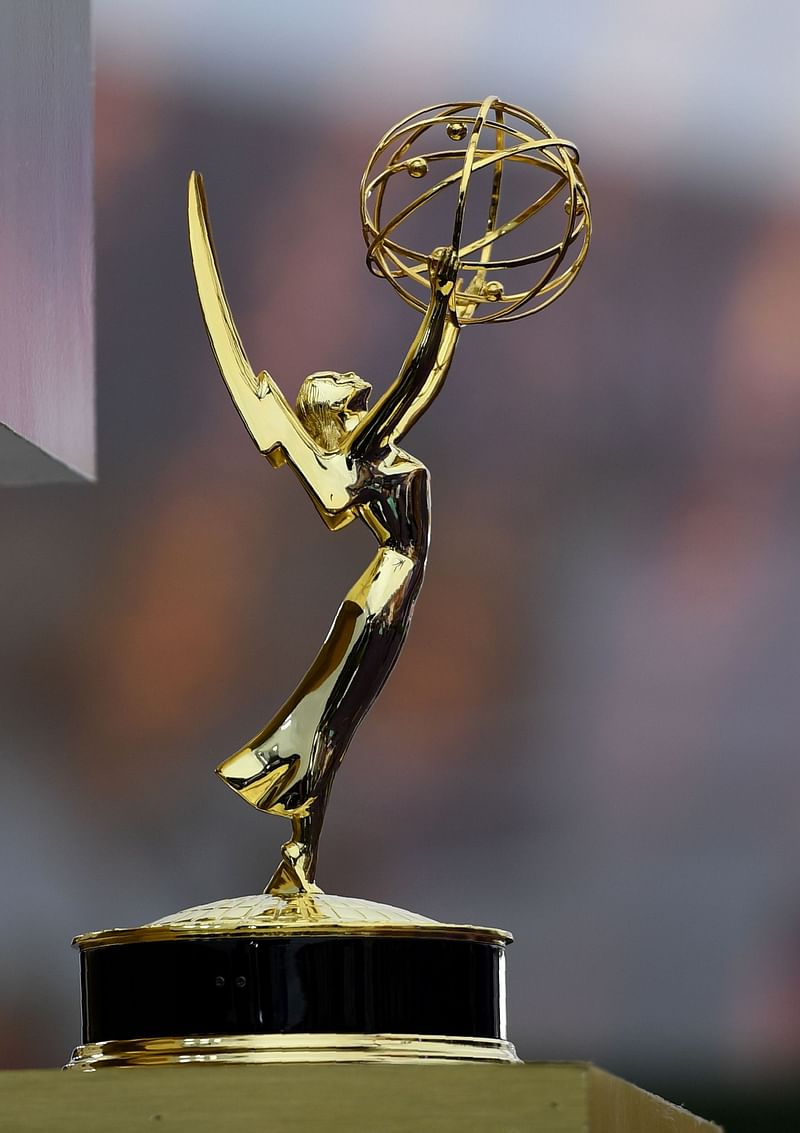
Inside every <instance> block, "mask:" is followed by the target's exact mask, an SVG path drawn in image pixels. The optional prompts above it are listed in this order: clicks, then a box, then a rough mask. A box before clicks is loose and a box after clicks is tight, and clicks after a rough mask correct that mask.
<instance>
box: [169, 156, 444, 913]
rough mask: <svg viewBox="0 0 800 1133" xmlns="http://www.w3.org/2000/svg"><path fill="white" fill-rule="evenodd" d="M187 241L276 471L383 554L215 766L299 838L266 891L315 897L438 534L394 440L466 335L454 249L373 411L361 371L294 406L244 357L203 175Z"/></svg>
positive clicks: (216, 338)
mask: <svg viewBox="0 0 800 1133" xmlns="http://www.w3.org/2000/svg"><path fill="white" fill-rule="evenodd" d="M189 238H190V244H191V251H192V260H193V264H194V271H195V278H196V281H197V289H198V294H199V297H200V304H201V307H202V310H203V316H204V319H205V323H206V328H207V330H208V335H209V339H210V341H211V346H212V349H213V351H214V354H215V356H216V359H217V363H218V365H219V368H220V371H221V373H222V377H223V378H224V380H225V383H226V385H227V387H228V390H229V392H230V394H231V397H232V398H233V401H234V404H235V405H236V408H237V409H238V411H239V414H240V415H241V418H242V420H243V421H244V423H245V425H246V427H247V429H248V431H249V433H250V436H251V437H252V439H253V441H254V442H255V444H256V445H257V447H258V449H259V450H260V452H261V453H263V455H264V456H266V458H267V459H268V460H269V461H270V463H271V464H272V465H273V466H274V467H280V466H281V465H283V464H288V465H289V466H290V467H291V468H292V469H293V470H294V471H295V473H296V474H297V476H298V477H299V479H300V481H301V483H302V484H303V487H304V488H305V489H306V491H307V492H308V494H309V495H310V497H311V499H312V501H313V503H314V505H315V506H316V509H317V511H318V512H319V514H320V516H321V517H322V519H323V520H324V522H325V523H326V524H327V526H328V527H329V528H330V529H331V530H338V529H339V528H341V527H344V526H346V525H347V524H348V523H350V522H351V521H352V520H354V519H360V520H362V521H363V522H364V523H366V525H367V526H368V527H369V529H370V531H372V533H373V535H374V536H375V538H376V540H377V543H378V550H377V553H376V555H375V557H374V558H373V559H372V562H371V563H370V564H369V566H368V567H367V569H366V570H365V571H364V573H363V574H362V575H361V577H360V578H359V579H358V581H357V582H356V583H355V585H354V586H353V587H352V589H351V590H350V592H349V593H348V594H347V596H346V597H345V599H344V601H343V602H342V604H341V606H340V607H339V610H338V612H337V614H336V617H335V618H334V621H333V625H332V626H331V629H330V631H329V633H328V636H327V637H326V639H325V641H324V643H323V645H322V648H321V649H320V651H319V653H318V654H317V656H316V657H315V659H314V661H313V662H312V664H311V667H310V668H309V670H308V672H307V673H306V674H305V676H304V677H303V679H302V680H301V681H300V683H299V685H298V686H297V688H296V689H295V690H294V692H293V693H292V694H291V696H289V698H288V699H287V700H286V701H285V703H284V704H283V705H282V706H281V707H280V708H279V709H278V711H277V712H276V713H275V715H274V716H273V717H272V719H271V720H270V721H269V722H268V723H267V724H266V725H265V726H264V727H263V728H262V729H261V731H260V732H259V733H258V734H257V735H255V736H254V737H253V738H252V739H251V740H250V741H249V742H248V743H247V744H245V745H244V746H243V747H242V748H240V750H239V751H237V752H236V753H235V754H233V755H231V756H230V757H229V758H227V759H225V760H224V761H223V762H222V763H221V764H220V765H219V767H218V768H217V774H218V775H219V776H220V777H221V778H222V779H223V780H224V781H225V782H226V783H227V784H228V786H230V787H231V788H232V789H233V790H234V791H236V792H237V794H239V795H240V796H241V797H242V798H243V799H245V800H246V801H247V802H248V803H250V804H251V805H252V806H254V807H257V808H258V809H259V810H262V811H267V812H268V813H270V814H278V815H282V816H283V817H285V818H289V819H290V820H291V823H292V836H291V838H290V839H289V840H288V841H287V842H286V843H285V844H284V845H283V847H282V860H281V863H280V865H279V866H278V868H277V870H276V871H275V873H274V875H273V877H272V879H271V881H270V882H269V884H268V886H267V889H266V891H267V892H268V893H272V894H280V895H287V896H288V895H292V894H297V893H308V892H319V890H318V887H317V886H316V885H315V884H314V876H315V870H316V860H317V847H318V843H319V836H320V830H321V827H322V821H323V818H324V814H325V808H326V805H327V802H328V796H329V794H330V790H331V785H332V783H333V778H334V775H335V773H336V770H337V768H338V767H339V765H340V763H341V761H342V758H343V756H344V754H345V751H346V749H347V747H348V745H349V743H350V740H351V739H352V737H353V734H354V733H355V731H356V728H357V727H358V725H359V724H360V723H361V721H362V720H363V718H364V716H365V715H366V713H367V711H368V710H369V708H370V706H371V705H372V703H373V701H374V700H375V698H376V697H377V695H378V693H379V692H380V691H381V688H382V687H383V685H384V683H385V681H386V678H387V677H388V676H389V673H390V672H391V670H392V668H393V666H394V664H395V661H396V660H397V657H398V654H399V653H400V649H401V647H402V645H403V642H404V641H405V637H406V633H407V632H408V627H409V623H410V620H411V614H412V611H413V608H414V603H415V601H416V598H417V595H418V593H419V590H420V586H421V585H422V580H423V575H424V572H425V559H426V556H427V552H428V543H429V529H430V496H429V483H428V481H429V477H428V470H427V468H426V467H425V465H424V464H422V463H421V462H420V461H419V460H417V459H416V458H415V457H413V456H411V455H410V454H409V453H407V452H405V451H404V450H403V449H401V448H400V447H399V442H400V441H401V439H402V438H403V436H404V435H405V434H406V433H407V432H408V430H409V429H410V428H411V427H412V425H413V424H414V423H415V422H416V421H417V420H418V419H419V417H420V416H421V415H422V414H423V413H424V412H425V410H426V409H427V408H428V406H429V405H430V404H431V402H432V401H433V399H434V398H435V397H436V395H437V394H438V393H439V391H440V390H441V388H442V385H443V383H444V380H445V378H446V376H447V371H448V368H449V366H450V362H451V360H452V357H453V353H454V350H455V347H456V342H457V340H458V334H459V329H460V328H459V319H458V306H457V300H456V289H455V284H456V276H457V272H458V267H459V262H458V257H457V255H456V253H455V251H454V250H453V249H447V250H443V249H437V251H436V252H435V253H433V254H432V256H431V257H430V261H429V270H430V282H431V292H430V302H429V304H428V307H427V310H426V312H425V315H424V317H423V319H422V323H421V325H420V328H419V331H418V332H417V335H416V337H415V339H414V341H413V342H412V344H411V347H410V349H409V351H408V354H407V355H406V358H405V361H404V362H403V365H402V367H401V368H400V372H399V373H398V375H397V377H396V378H395V380H394V382H393V383H392V384H391V386H390V387H389V389H388V390H387V391H386V392H385V393H384V394H383V395H382V396H381V397H380V398H379V399H378V400H377V402H376V403H375V405H374V406H373V407H372V408H369V407H368V399H369V395H370V393H371V389H372V387H371V386H370V384H369V382H366V381H363V380H362V379H361V378H360V377H358V375H356V374H354V373H336V372H333V371H325V372H321V373H316V374H311V375H310V376H309V377H307V378H306V379H305V381H304V382H303V384H302V386H301V389H300V393H299V395H298V398H297V404H296V409H295V410H293V409H292V408H291V406H290V405H289V403H288V402H287V401H286V398H285V397H284V396H283V394H282V393H281V391H280V389H279V387H278V385H277V383H276V382H275V381H274V379H273V378H271V377H270V375H269V374H268V373H266V371H261V372H260V373H259V374H256V373H255V372H254V370H253V368H252V367H251V365H250V363H249V361H248V359H247V355H246V354H245V351H244V348H243V346H242V342H241V339H240V337H239V334H238V331H237V329H236V325H235V323H234V321H233V317H232V315H231V311H230V307H229V305H228V302H227V299H226V297H225V291H224V288H223V286H222V281H221V278H220V274H219V269H218V265H217V260H216V255H215V252H214V245H213V240H212V237H211V230H210V225H209V219H208V210H207V204H206V199H205V193H204V189H203V181H202V177H201V176H200V175H199V174H198V173H192V175H191V177H190V180H189Z"/></svg>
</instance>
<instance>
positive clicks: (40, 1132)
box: [0, 1062, 719, 1133]
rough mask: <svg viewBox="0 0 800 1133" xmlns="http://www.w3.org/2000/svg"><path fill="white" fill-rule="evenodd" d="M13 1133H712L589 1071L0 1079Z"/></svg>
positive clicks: (46, 1073)
mask: <svg viewBox="0 0 800 1133" xmlns="http://www.w3.org/2000/svg"><path fill="white" fill-rule="evenodd" d="M0 1128H2V1129H8V1130H14V1133H34V1131H35V1133H73V1131H74V1133H145V1131H146V1130H153V1133H155V1131H156V1130H158V1129H163V1130H164V1131H165V1133H166V1131H167V1130H169V1131H170V1133H189V1131H190V1130H191V1131H192V1133H210V1131H212V1130H213V1131H214V1133H219V1131H221V1130H225V1131H226V1133H227V1131H231V1133H256V1131H258V1133H273V1131H274V1133H285V1131H288V1130H291V1133H326V1131H328V1130H331V1131H337V1133H338V1131H340V1130H341V1131H342V1133H345V1131H346V1133H356V1131H357V1130H363V1131H364V1133H411V1131H417V1130H421V1131H425V1133H449V1131H451V1130H452V1131H453V1133H690V1131H691V1133H713V1131H715V1130H716V1131H717V1133H719V1127H718V1126H716V1125H712V1124H711V1123H710V1122H707V1121H702V1120H701V1119H700V1118H698V1117H694V1116H692V1114H690V1113H688V1112H687V1111H686V1110H684V1109H680V1108H679V1107H677V1106H674V1105H671V1104H670V1103H669V1102H665V1101H662V1100H661V1099H660V1098H657V1097H654V1096H653V1095H652V1094H647V1093H645V1092H644V1091H643V1090H639V1089H637V1088H636V1087H635V1086H631V1085H630V1084H629V1083H627V1082H623V1081H622V1080H621V1079H620V1078H615V1077H613V1076H612V1075H611V1074H606V1073H605V1072H604V1071H602V1070H598V1069H596V1068H595V1067H594V1066H591V1065H590V1064H588V1063H583V1062H569V1063H548V1062H540V1063H528V1064H525V1065H516V1066H515V1065H495V1066H470V1065H453V1066H365V1065H352V1066H315V1065H308V1064H302V1065H293V1066H189V1067H164V1068H163V1069H162V1068H154V1069H128V1070H101V1071H99V1072H95V1073H86V1074H77V1073H63V1072H62V1071H59V1070H23V1071H8V1072H6V1073H4V1074H0Z"/></svg>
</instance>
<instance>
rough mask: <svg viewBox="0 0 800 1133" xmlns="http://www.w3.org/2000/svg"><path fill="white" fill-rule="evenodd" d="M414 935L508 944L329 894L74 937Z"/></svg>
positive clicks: (107, 940)
mask: <svg viewBox="0 0 800 1133" xmlns="http://www.w3.org/2000/svg"><path fill="white" fill-rule="evenodd" d="M297 935H302V936H315V935H322V936H333V935H335V936H413V937H420V936H422V937H426V938H430V937H443V938H446V939H450V940H477V941H480V942H484V943H489V944H509V943H511V941H512V940H513V937H512V936H511V933H509V932H505V931H504V930H503V929H497V928H478V927H475V926H473V925H457V924H443V923H442V922H441V921H434V920H431V919H430V917H423V916H420V915H419V914H418V913H411V912H408V911H406V910H405V909H398V908H395V907H394V906H393V905H381V904H379V903H378V902H377V901H365V900H362V899H361V898H359V897H337V896H335V895H333V894H329V893H303V894H298V895H295V896H290V897H278V896H273V895H272V894H269V893H259V894H255V895H252V896H249V897H228V898H225V899H223V900H221V901H212V902H211V903H210V904H208V905H196V906H194V908H191V909H183V910H181V912H179V913H172V914H170V915H169V916H166V917H161V918H160V919H159V920H157V921H151V922H149V923H148V924H145V925H141V926H140V927H139V928H112V929H104V930H102V931H101V932H87V933H83V934H82V935H81V936H76V937H75V939H74V941H73V944H75V945H77V947H78V948H80V949H81V951H84V950H85V949H89V948H94V947H97V946H100V945H104V944H133V943H136V942H140V941H141V942H144V941H149V940H179V939H185V938H187V937H200V936H226V937H229V936H259V937H261V936H297Z"/></svg>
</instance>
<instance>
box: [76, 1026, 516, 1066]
mask: <svg viewBox="0 0 800 1133" xmlns="http://www.w3.org/2000/svg"><path fill="white" fill-rule="evenodd" d="M518 1061H519V1060H518V1058H517V1055H516V1051H515V1050H514V1047H513V1045H512V1044H511V1043H510V1042H508V1041H507V1040H506V1039H472V1038H459V1037H449V1036H446V1035H433V1036H426V1037H424V1038H423V1037H421V1036H420V1035H343V1034H331V1035H323V1034H314V1035H208V1036H206V1035H193V1036H190V1037H188V1038H163V1039H125V1040H114V1041H109V1042H102V1043H87V1044H86V1045H85V1046H79V1047H76V1049H75V1050H74V1051H73V1054H72V1058H71V1059H70V1061H69V1062H68V1063H67V1065H66V1066H65V1068H64V1069H65V1070H102V1069H105V1068H108V1069H114V1068H118V1067H123V1066H125V1067H128V1066H168V1065H180V1064H192V1063H194V1064H198V1065H203V1064H210V1065H213V1064H217V1065H220V1066H225V1065H231V1064H239V1065H246V1064H251V1065H252V1064H258V1063H264V1064H266V1063H274V1062H282V1063H286V1062H404V1063H414V1062H518Z"/></svg>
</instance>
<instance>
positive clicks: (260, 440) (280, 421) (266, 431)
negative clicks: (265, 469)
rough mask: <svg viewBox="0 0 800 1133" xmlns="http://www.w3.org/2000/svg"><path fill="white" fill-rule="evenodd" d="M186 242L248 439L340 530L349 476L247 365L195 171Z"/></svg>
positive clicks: (348, 512) (345, 465) (342, 462)
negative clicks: (287, 471) (290, 473)
mask: <svg viewBox="0 0 800 1133" xmlns="http://www.w3.org/2000/svg"><path fill="white" fill-rule="evenodd" d="M189 244H190V246H191V251H192V264H193V265H194V277H195V280H196V282H197V294H198V295H199V297H200V306H201V308H202V310H203V318H204V319H205V324H206V330H207V331H208V337H209V339H210V341H211V348H212V350H213V351H214V356H215V358H216V359H217V364H218V366H219V369H220V373H221V374H222V377H223V378H224V379H225V384H226V386H227V387H228V391H229V392H230V395H231V397H232V398H233V402H234V404H235V406H236V408H237V409H238V410H239V415H240V416H241V418H242V420H243V421H244V423H245V425H246V426H247V430H248V432H249V433H250V436H251V437H252V438H253V440H254V441H255V443H256V445H257V446H258V448H259V449H260V450H261V452H263V453H264V454H265V455H266V456H267V457H268V459H269V460H270V461H271V463H272V464H274V465H275V466H276V467H277V466H278V465H281V464H284V463H286V461H288V462H289V463H290V464H291V465H292V467H293V468H294V470H295V472H296V473H297V475H298V476H299V477H300V479H301V481H302V482H303V485H304V486H305V488H306V490H307V491H308V493H309V495H310V496H311V498H312V499H313V501H314V503H315V505H316V507H317V510H318V511H319V512H320V514H321V515H322V518H323V519H324V520H325V523H326V524H327V525H328V527H330V528H331V529H333V530H336V529H338V528H340V527H344V526H345V524H347V523H349V522H350V521H351V520H352V519H353V518H355V513H354V512H353V510H352V508H351V487H352V485H353V482H354V477H355V473H354V472H353V469H352V468H351V466H350V462H349V461H347V459H346V458H345V457H344V456H343V455H342V454H341V453H324V452H323V451H322V450H321V449H320V448H319V446H318V445H317V444H316V443H315V441H314V439H313V438H312V437H311V436H310V435H309V434H308V433H307V432H306V430H305V429H304V428H303V426H302V425H301V423H300V421H299V420H298V418H297V415H296V414H295V412H294V411H293V409H292V407H291V406H290V405H289V403H288V402H287V400H286V398H285V397H284V396H283V394H282V393H281V390H280V388H279V387H278V384H277V382H275V381H274V380H273V379H272V378H271V377H270V376H269V374H267V373H266V371H263V370H262V372H261V373H260V374H256V373H255V371H254V370H253V367H252V366H251V365H250V361H249V359H248V357H247V355H246V354H245V350H244V347H243V346H242V340H241V338H240V337H239V332H238V330H237V329H236V324H235V322H234V321H233V315H232V314H231V309H230V305H229V303H228V300H227V297H226V295H225V288H224V287H223V286H222V279H221V278H220V274H219V268H218V266H217V257H216V254H215V252H214V241H213V239H212V236H211V225H210V224H209V220H208V206H207V204H206V195H205V191H204V189H203V178H202V177H201V175H200V174H199V173H192V175H191V176H190V178H189Z"/></svg>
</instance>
